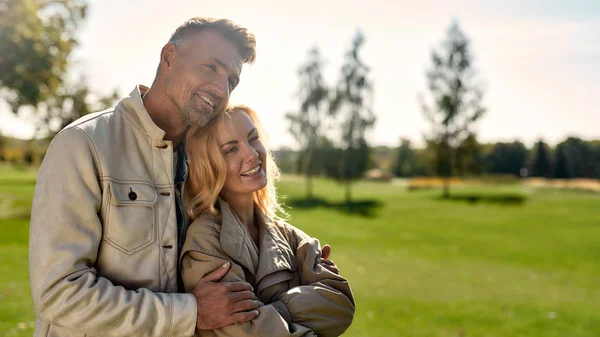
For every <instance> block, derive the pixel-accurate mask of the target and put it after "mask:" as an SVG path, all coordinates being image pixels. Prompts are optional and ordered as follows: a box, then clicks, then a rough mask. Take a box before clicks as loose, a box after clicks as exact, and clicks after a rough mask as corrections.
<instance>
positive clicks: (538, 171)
mask: <svg viewBox="0 0 600 337" xmlns="http://www.w3.org/2000/svg"><path fill="white" fill-rule="evenodd" d="M551 174H552V158H551V156H550V147H549V146H548V144H546V143H544V141H543V140H541V139H540V140H539V141H538V142H537V143H535V146H534V147H533V159H532V162H531V172H530V175H531V176H532V177H542V178H546V177H550V175H551Z"/></svg>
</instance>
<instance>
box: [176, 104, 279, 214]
mask: <svg viewBox="0 0 600 337" xmlns="http://www.w3.org/2000/svg"><path fill="white" fill-rule="evenodd" d="M234 111H242V112H244V113H246V114H247V115H248V117H250V119H251V120H252V122H253V123H254V126H255V127H256V129H257V131H258V136H259V137H260V139H261V142H262V143H263V145H264V146H265V148H267V150H266V157H265V161H266V163H265V166H266V170H267V172H266V174H267V185H266V186H265V187H263V188H262V189H260V190H258V191H255V192H254V196H253V199H254V204H255V205H256V206H257V207H258V208H259V209H260V210H261V211H262V212H263V213H264V214H265V215H266V216H268V217H270V218H272V219H277V218H278V215H277V212H278V211H279V212H280V213H282V214H285V212H284V210H283V209H282V208H281V206H280V204H279V202H278V198H277V191H276V189H275V182H276V181H277V180H278V179H279V176H280V171H279V168H278V167H277V165H276V164H275V160H274V159H273V155H272V153H271V151H269V150H268V147H267V135H266V134H265V132H264V130H263V128H262V124H261V123H260V120H259V119H258V115H257V114H256V112H255V111H254V110H252V109H251V108H249V107H247V106H245V105H232V106H229V107H228V108H227V110H226V111H225V113H223V114H219V115H217V116H216V117H215V118H213V119H212V120H211V121H210V122H209V123H207V124H206V125H204V126H192V127H191V128H190V129H189V130H188V132H187V135H186V151H187V155H188V163H189V172H188V178H187V180H188V188H189V189H190V192H191V195H193V197H192V199H191V202H190V204H189V207H188V213H189V215H190V217H191V219H192V220H193V219H197V218H198V217H200V215H201V214H202V213H204V212H210V213H211V214H213V215H215V216H217V215H219V211H218V210H217V208H216V207H215V206H216V204H217V199H218V197H219V193H220V192H221V189H223V186H224V185H225V179H226V176H227V168H226V165H225V159H224V158H223V154H222V153H221V149H220V144H219V141H218V132H219V128H220V126H221V125H223V123H224V122H226V121H227V120H230V119H231V115H232V113H233V112H234Z"/></svg>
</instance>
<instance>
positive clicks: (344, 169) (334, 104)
mask: <svg viewBox="0 0 600 337" xmlns="http://www.w3.org/2000/svg"><path fill="white" fill-rule="evenodd" d="M364 44H365V37H364V35H363V34H362V33H361V32H360V31H358V32H357V33H356V35H355V36H354V39H353V41H352V47H351V48H350V50H349V51H348V52H347V53H346V57H345V62H344V64H343V65H342V69H341V77H340V80H339V82H338V85H337V87H336V89H335V93H334V95H333V98H332V101H331V103H330V104H331V105H330V113H331V114H332V115H333V116H335V117H336V118H337V119H338V121H339V122H340V123H339V124H340V125H341V135H340V145H341V150H342V151H341V158H340V162H339V171H338V173H339V174H337V175H336V176H335V177H334V178H336V179H337V180H339V181H342V182H344V184H345V185H346V193H345V199H346V203H350V201H351V199H352V195H351V184H352V181H354V180H356V179H358V178H360V177H361V176H362V174H363V173H364V171H365V170H366V169H367V165H368V162H369V147H368V144H367V141H366V139H365V133H366V131H367V129H370V128H371V127H373V125H374V124H375V115H374V113H373V110H372V109H371V105H372V96H373V85H372V83H371V80H370V79H369V78H368V76H369V67H367V65H366V64H365V63H364V62H363V60H362V59H361V58H360V55H359V54H360V51H361V48H362V47H363V45H364Z"/></svg>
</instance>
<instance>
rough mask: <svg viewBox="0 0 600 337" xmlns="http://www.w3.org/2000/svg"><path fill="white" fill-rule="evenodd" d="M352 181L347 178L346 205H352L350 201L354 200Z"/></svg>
mask: <svg viewBox="0 0 600 337" xmlns="http://www.w3.org/2000/svg"><path fill="white" fill-rule="evenodd" d="M351 187H352V181H351V180H346V205H350V202H351V201H352V190H351Z"/></svg>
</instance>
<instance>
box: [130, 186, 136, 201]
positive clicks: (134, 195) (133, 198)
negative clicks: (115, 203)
mask: <svg viewBox="0 0 600 337" xmlns="http://www.w3.org/2000/svg"><path fill="white" fill-rule="evenodd" d="M136 199H137V193H135V192H134V191H133V189H132V188H131V187H130V188H129V200H136Z"/></svg>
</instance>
